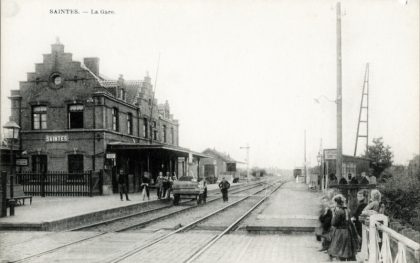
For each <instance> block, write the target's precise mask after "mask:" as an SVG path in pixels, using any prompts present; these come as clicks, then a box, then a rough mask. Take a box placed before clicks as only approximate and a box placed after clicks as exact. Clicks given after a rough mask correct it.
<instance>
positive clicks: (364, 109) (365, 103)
mask: <svg viewBox="0 0 420 263" xmlns="http://www.w3.org/2000/svg"><path fill="white" fill-rule="evenodd" d="M362 116H364V117H365V119H363V117H362ZM360 123H365V124H366V125H365V127H366V133H365V134H362V135H361V134H360ZM360 138H366V152H367V150H368V147H369V63H366V69H365V78H364V80H363V88H362V99H361V101H360V110H359V121H358V122H357V133H356V144H355V146H354V156H356V154H357V144H358V142H359V139H360Z"/></svg>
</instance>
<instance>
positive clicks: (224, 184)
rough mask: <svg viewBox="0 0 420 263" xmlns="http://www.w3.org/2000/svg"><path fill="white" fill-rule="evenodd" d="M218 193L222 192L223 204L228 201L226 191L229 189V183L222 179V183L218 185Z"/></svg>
mask: <svg viewBox="0 0 420 263" xmlns="http://www.w3.org/2000/svg"><path fill="white" fill-rule="evenodd" d="M219 188H220V191H222V196H223V202H227V201H228V189H229V188H230V183H229V182H228V181H226V179H225V178H224V177H223V179H222V181H221V182H220V183H219Z"/></svg>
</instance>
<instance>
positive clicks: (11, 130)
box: [3, 121, 20, 216]
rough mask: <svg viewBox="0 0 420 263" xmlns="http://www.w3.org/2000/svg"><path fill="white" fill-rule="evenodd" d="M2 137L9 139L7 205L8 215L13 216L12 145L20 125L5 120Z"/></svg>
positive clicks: (17, 135)
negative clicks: (8, 189)
mask: <svg viewBox="0 0 420 263" xmlns="http://www.w3.org/2000/svg"><path fill="white" fill-rule="evenodd" d="M3 129H4V138H5V139H7V140H9V141H10V200H9V205H10V216H14V215H15V202H16V200H15V199H14V198H13V183H14V182H13V175H14V173H15V169H16V165H15V160H14V158H13V157H14V155H13V146H14V142H15V140H17V139H18V138H19V130H20V126H19V125H18V124H17V123H16V122H14V121H9V122H7V123H6V124H5V125H4V126H3Z"/></svg>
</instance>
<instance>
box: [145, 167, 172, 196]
mask: <svg viewBox="0 0 420 263" xmlns="http://www.w3.org/2000/svg"><path fill="white" fill-rule="evenodd" d="M175 180H176V176H175V174H173V175H171V174H170V173H169V172H166V175H163V173H162V172H159V175H158V177H157V178H156V188H157V191H156V193H157V197H158V199H170V197H171V192H172V185H173V183H174V181H175ZM148 197H149V196H148Z"/></svg>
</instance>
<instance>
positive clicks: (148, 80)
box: [144, 71, 152, 84]
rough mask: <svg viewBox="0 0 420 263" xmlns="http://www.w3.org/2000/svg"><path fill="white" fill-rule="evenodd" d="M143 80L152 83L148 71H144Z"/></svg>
mask: <svg viewBox="0 0 420 263" xmlns="http://www.w3.org/2000/svg"><path fill="white" fill-rule="evenodd" d="M144 82H146V83H148V84H152V79H151V78H150V76H149V71H146V76H145V77H144Z"/></svg>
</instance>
